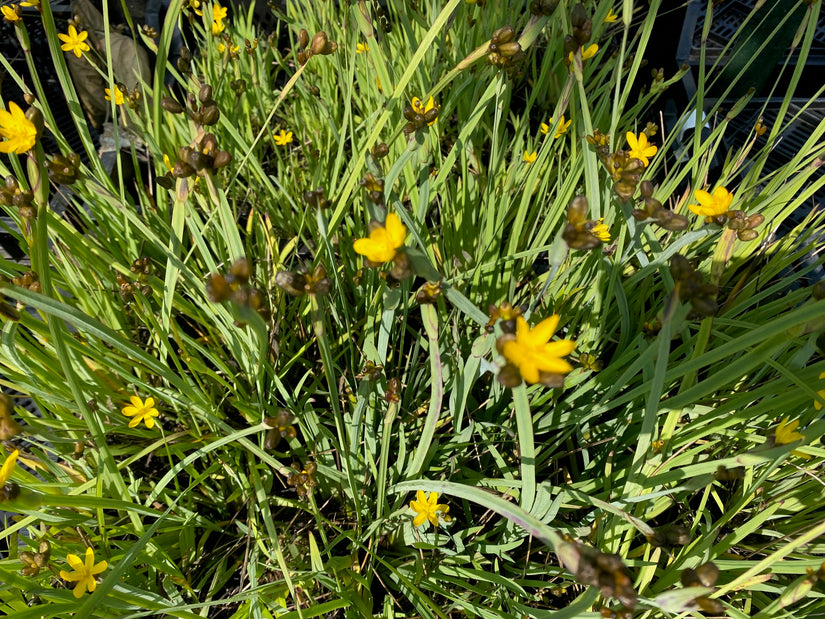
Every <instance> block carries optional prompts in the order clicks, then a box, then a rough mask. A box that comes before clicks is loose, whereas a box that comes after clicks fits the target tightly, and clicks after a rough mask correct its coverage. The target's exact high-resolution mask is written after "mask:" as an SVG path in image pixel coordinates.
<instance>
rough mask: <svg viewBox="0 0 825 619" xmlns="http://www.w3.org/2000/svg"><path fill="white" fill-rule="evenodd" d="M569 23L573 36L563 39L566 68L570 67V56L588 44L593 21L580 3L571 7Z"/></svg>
mask: <svg viewBox="0 0 825 619" xmlns="http://www.w3.org/2000/svg"><path fill="white" fill-rule="evenodd" d="M570 23H571V25H572V26H573V34H572V35H570V34H568V35H566V36H565V37H564V64H566V65H568V66H570V54H575V53H576V51H578V50H579V49H581V48H582V47H584V46H585V45H586V44H587V43H589V42H590V37H591V35H592V30H593V21H592V20H591V19H590V18H589V17H588V16H587V12H586V11H585V9H584V5H583V4H581V3H579V4H577V5H575V6H574V7H573V11H572V13H571V14H570Z"/></svg>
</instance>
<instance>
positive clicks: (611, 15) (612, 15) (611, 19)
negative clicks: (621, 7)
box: [604, 9, 619, 24]
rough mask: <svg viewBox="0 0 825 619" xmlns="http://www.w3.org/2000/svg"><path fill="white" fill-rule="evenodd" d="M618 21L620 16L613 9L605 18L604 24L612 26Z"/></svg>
mask: <svg viewBox="0 0 825 619" xmlns="http://www.w3.org/2000/svg"><path fill="white" fill-rule="evenodd" d="M617 19H619V16H618V15H616V14H615V13H614V12H613V9H610V11H609V12H608V13H607V17H605V18H604V23H606V24H612V23H615V22H616V20H617Z"/></svg>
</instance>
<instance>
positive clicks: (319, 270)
mask: <svg viewBox="0 0 825 619" xmlns="http://www.w3.org/2000/svg"><path fill="white" fill-rule="evenodd" d="M275 283H276V284H277V285H278V286H279V287H280V288H282V289H283V290H284V291H286V292H287V293H289V294H291V295H292V296H293V297H300V296H303V295H306V294H315V295H325V294H328V293H329V291H330V289H331V288H332V280H331V279H330V278H329V277H327V270H326V269H325V268H324V265H323V264H319V265H318V266H316V267H315V269H314V270H313V272H312V273H311V274H310V273H308V272H307V271H306V270H303V271H302V272H298V273H295V272H293V271H278V273H277V274H276V275H275Z"/></svg>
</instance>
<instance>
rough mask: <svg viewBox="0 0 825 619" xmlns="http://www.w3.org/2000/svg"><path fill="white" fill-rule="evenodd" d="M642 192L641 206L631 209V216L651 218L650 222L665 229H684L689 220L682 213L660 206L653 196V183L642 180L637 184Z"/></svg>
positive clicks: (639, 218)
mask: <svg viewBox="0 0 825 619" xmlns="http://www.w3.org/2000/svg"><path fill="white" fill-rule="evenodd" d="M639 191H640V192H641V194H642V204H641V205H640V206H641V208H636V209H633V218H634V219H636V220H637V221H646V220H649V219H650V220H653V221H652V223H654V224H656V225H658V226H661V227H662V228H664V229H665V230H671V231H675V230H684V229H686V228H687V227H688V226H689V225H690V220H689V219H688V218H687V217H685V216H684V215H679V214H678V213H674V212H673V211H671V210H670V209H668V208H665V207H664V206H662V203H661V202H659V201H658V200H656V199H654V198H653V183H651V182H650V181H642V182H641V183H640V184H639Z"/></svg>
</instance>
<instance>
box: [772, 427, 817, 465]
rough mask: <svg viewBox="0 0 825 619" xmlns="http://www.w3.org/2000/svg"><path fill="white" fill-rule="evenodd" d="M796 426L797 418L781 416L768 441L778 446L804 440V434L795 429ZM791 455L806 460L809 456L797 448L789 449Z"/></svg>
mask: <svg viewBox="0 0 825 619" xmlns="http://www.w3.org/2000/svg"><path fill="white" fill-rule="evenodd" d="M798 427H799V420H798V419H794V420H793V421H788V418H787V417H785V418H783V419H782V421H780V422H779V425H778V426H776V430H774V431H773V432H772V433H771V435H770V436H769V437H768V443H769V444H771V443H773V445H774V446H778V445H790V444H791V443H795V442H797V441H802V440H805V435H804V434H802V433H801V432H797V431H796V429H797V428H798ZM791 455H794V456H797V457H799V458H804V459H806V460H807V459H808V458H810V457H811V456H809V455H808V454H806V453H803V452H801V451H799V450H798V449H794V450H793V451H791Z"/></svg>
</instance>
